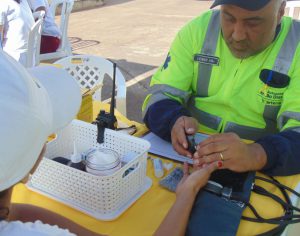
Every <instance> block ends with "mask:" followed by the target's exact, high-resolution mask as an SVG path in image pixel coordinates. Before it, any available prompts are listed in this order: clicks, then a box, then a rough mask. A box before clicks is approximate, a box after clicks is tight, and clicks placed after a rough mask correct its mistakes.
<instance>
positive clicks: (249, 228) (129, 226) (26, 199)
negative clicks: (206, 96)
mask: <svg viewBox="0 0 300 236" xmlns="http://www.w3.org/2000/svg"><path fill="white" fill-rule="evenodd" d="M100 108H106V109H107V105H103V104H100V103H94V113H95V114H94V115H95V116H96V114H97V113H98V112H99V110H100ZM116 116H117V119H118V120H121V121H122V122H125V123H127V124H129V125H132V124H135V125H137V127H138V129H139V132H138V133H137V134H136V135H140V134H141V133H143V132H145V130H146V128H145V126H143V125H141V124H139V123H137V122H132V121H129V120H128V119H126V118H125V117H124V116H122V115H121V114H120V113H118V112H116ZM164 161H165V160H164ZM175 165H176V164H175V163H174V166H175ZM147 176H149V177H150V178H151V179H152V181H153V185H152V187H151V188H150V190H148V191H147V192H146V193H145V194H144V195H142V197H141V198H139V199H138V200H137V201H136V202H135V203H134V204H133V205H132V206H131V207H130V208H129V209H128V210H126V211H125V212H124V213H123V214H122V215H121V216H120V217H119V218H118V219H116V220H114V221H108V222H105V221H100V220H96V219H94V218H92V217H90V216H88V215H86V214H84V213H81V212H80V211H77V210H74V209H72V208H70V207H68V206H66V205H64V204H61V203H59V202H57V201H54V200H52V199H49V198H47V197H44V196H42V195H40V194H37V193H35V192H32V191H30V190H28V189H27V188H26V187H25V186H24V185H23V184H18V185H17V186H16V187H15V189H14V192H13V196H12V201H13V202H15V203H27V204H33V205H36V206H40V207H43V208H46V209H49V210H51V211H54V212H57V213H59V214H61V215H63V216H65V217H67V218H69V219H71V220H73V221H75V222H76V223H78V224H80V225H82V226H84V227H86V228H88V229H90V230H93V231H95V232H98V233H102V234H108V235H112V236H113V235H116V236H120V235H122V236H127V235H128V236H129V235H130V236H148V235H152V234H153V233H154V231H155V230H156V228H157V227H158V225H159V224H160V223H161V221H162V219H163V218H164V217H165V215H166V214H167V212H168V210H169V208H170V207H171V205H172V204H173V202H174V201H175V194H174V193H171V192H168V191H167V190H165V189H163V188H161V187H159V185H158V179H157V178H156V177H154V175H153V167H152V163H151V162H150V160H148V167H147ZM280 180H281V181H283V183H284V182H285V181H286V180H287V178H280ZM299 180H300V175H297V176H295V177H294V178H293V179H292V180H291V179H289V180H288V182H289V186H291V187H293V188H294V187H295V186H296V185H297V183H299ZM265 187H266V188H267V189H269V191H271V192H273V193H279V191H278V190H277V189H275V188H274V187H273V186H268V185H265ZM251 202H252V204H253V205H254V206H255V207H256V208H257V210H258V211H259V212H260V213H261V212H264V214H262V215H263V216H269V217H274V216H277V215H281V214H282V210H281V208H280V206H278V205H277V204H274V202H272V201H270V199H267V198H264V197H261V196H257V195H256V194H252V196H251ZM274 213H275V215H274ZM245 214H247V215H249V211H248V210H246V212H245ZM272 227H274V226H272V225H267V224H257V223H251V222H246V221H242V222H241V225H240V228H239V231H238V235H256V234H258V233H261V232H264V231H266V230H268V229H271V228H272Z"/></svg>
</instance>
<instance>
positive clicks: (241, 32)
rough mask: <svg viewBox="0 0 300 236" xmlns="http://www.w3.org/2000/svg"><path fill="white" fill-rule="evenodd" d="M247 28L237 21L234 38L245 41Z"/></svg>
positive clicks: (233, 33)
mask: <svg viewBox="0 0 300 236" xmlns="http://www.w3.org/2000/svg"><path fill="white" fill-rule="evenodd" d="M246 37H247V36H246V30H245V26H244V24H243V23H241V22H236V23H235V25H234V28H233V32H232V38H233V40H234V41H237V42H239V41H243V40H245V39H246Z"/></svg>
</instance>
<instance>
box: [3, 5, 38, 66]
mask: <svg viewBox="0 0 300 236" xmlns="http://www.w3.org/2000/svg"><path fill="white" fill-rule="evenodd" d="M0 15H1V21H0V31H1V43H2V48H3V50H4V51H5V52H7V53H8V54H9V55H10V56H12V57H13V58H14V59H15V60H17V61H18V62H20V63H21V64H23V65H26V60H27V57H26V54H27V44H28V36H29V32H30V28H31V27H32V26H33V25H34V19H33V15H32V12H31V10H30V7H29V5H28V2H27V0H0Z"/></svg>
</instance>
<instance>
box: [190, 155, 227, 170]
mask: <svg viewBox="0 0 300 236" xmlns="http://www.w3.org/2000/svg"><path fill="white" fill-rule="evenodd" d="M210 165H215V166H216V167H217V168H218V169H224V168H225V167H224V160H223V159H221V158H220V157H218V156H217V155H214V156H213V155H211V156H210V157H209V156H207V157H204V158H193V168H194V169H202V168H206V167H207V166H210Z"/></svg>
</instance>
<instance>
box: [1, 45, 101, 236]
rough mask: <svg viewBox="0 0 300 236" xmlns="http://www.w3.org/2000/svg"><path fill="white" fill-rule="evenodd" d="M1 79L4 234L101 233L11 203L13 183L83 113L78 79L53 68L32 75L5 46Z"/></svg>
mask: <svg viewBox="0 0 300 236" xmlns="http://www.w3.org/2000/svg"><path fill="white" fill-rule="evenodd" d="M0 81H1V82H0V83H1V86H0V112H1V115H0V236H2V235H9V236H15V235H22V236H24V235H74V234H73V233H75V234H78V235H98V234H96V233H93V232H91V231H89V230H87V229H84V228H82V227H81V226H79V225H76V224H75V223H73V222H72V221H70V220H68V219H66V218H64V217H62V216H59V215H57V214H55V213H52V212H50V211H47V210H45V209H41V208H38V207H34V206H31V205H22V204H16V205H15V204H11V203H10V197H11V192H12V188H13V186H14V185H15V184H17V183H18V182H20V181H21V180H22V179H23V178H24V177H26V176H27V175H28V173H29V172H30V170H31V169H32V168H33V167H34V165H35V163H36V162H37V160H38V157H39V156H40V157H42V156H43V150H44V148H43V147H44V144H45V142H46V140H47V137H48V136H49V135H50V134H52V133H54V132H56V131H57V130H59V129H61V128H63V127H64V126H66V125H67V124H68V123H69V122H70V121H71V120H72V119H73V118H74V117H75V115H76V113H77V112H78V109H79V106H80V103H81V94H80V89H79V86H78V85H77V83H76V81H75V80H74V79H73V78H72V77H71V76H69V75H68V73H67V72H65V71H64V70H62V69H58V68H55V67H50V66H44V67H36V68H33V69H31V70H30V73H28V71H27V70H26V69H25V68H23V67H22V66H21V65H20V64H19V63H17V62H16V61H14V60H13V59H12V58H11V57H10V56H8V55H7V54H6V53H4V52H3V51H2V50H0ZM39 220H41V221H43V223H42V222H41V221H39ZM22 221H23V222H26V223H23V222H22ZM45 223H48V224H45ZM63 228H64V229H63ZM71 232H72V233H71Z"/></svg>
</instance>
